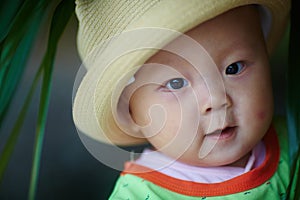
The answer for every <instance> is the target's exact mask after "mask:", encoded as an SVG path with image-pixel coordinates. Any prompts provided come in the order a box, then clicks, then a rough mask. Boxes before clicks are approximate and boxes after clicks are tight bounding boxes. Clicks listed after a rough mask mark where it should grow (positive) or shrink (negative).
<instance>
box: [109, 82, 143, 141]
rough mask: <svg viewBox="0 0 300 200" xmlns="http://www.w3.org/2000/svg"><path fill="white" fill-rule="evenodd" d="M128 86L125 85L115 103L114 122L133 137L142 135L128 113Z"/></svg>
mask: <svg viewBox="0 0 300 200" xmlns="http://www.w3.org/2000/svg"><path fill="white" fill-rule="evenodd" d="M129 88H130V87H128V86H127V87H125V89H124V90H123V92H122V94H121V96H120V98H119V101H118V105H117V112H116V115H117V116H115V117H116V122H117V124H118V126H119V128H120V129H121V130H123V132H125V133H126V134H128V135H131V136H133V137H143V136H142V134H141V131H140V126H138V125H137V124H136V123H135V121H134V120H133V119H132V117H131V113H130V105H129V101H130V96H131V95H130V92H129V91H130V89H129Z"/></svg>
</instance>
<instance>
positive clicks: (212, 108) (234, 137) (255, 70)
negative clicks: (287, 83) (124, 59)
mask: <svg viewBox="0 0 300 200" xmlns="http://www.w3.org/2000/svg"><path fill="white" fill-rule="evenodd" d="M186 35H188V36H189V37H191V38H193V39H194V40H195V41H197V42H198V43H199V44H200V45H201V46H202V47H203V48H204V49H205V51H206V52H198V53H197V52H193V53H195V55H196V57H197V56H198V58H199V62H198V64H197V63H196V64H195V65H192V64H191V63H189V62H188V61H187V60H188V59H184V58H180V56H178V55H175V54H172V53H168V52H166V51H159V52H158V53H157V54H155V55H154V56H153V57H152V58H150V59H149V60H148V61H147V64H146V65H144V66H143V67H142V68H141V69H140V70H139V71H138V72H137V73H136V74H135V79H136V81H135V82H134V83H133V84H132V85H133V86H130V87H134V84H138V83H139V82H141V81H140V80H143V81H142V82H144V83H146V84H143V85H140V86H138V87H137V88H138V89H136V90H135V92H134V93H133V95H132V96H131V99H130V102H129V103H130V112H131V117H132V119H133V120H134V121H135V123H136V124H137V125H139V126H140V127H142V128H141V131H142V132H143V134H144V135H145V137H147V139H148V141H149V142H150V143H151V144H152V145H153V146H154V148H155V149H157V150H158V151H161V152H163V153H165V154H166V155H168V156H170V157H173V158H174V159H178V160H179V161H182V162H185V163H188V164H192V165H198V166H220V165H232V166H243V165H245V162H246V160H247V158H248V156H249V152H250V151H251V149H252V148H253V147H254V146H255V145H256V144H257V143H258V142H259V141H260V140H261V139H262V137H263V136H264V134H265V133H266V131H267V129H268V128H269V126H270V123H271V119H272V114H273V100H272V92H271V91H272V90H271V83H270V82H271V81H270V72H269V64H268V56H267V53H266V49H265V44H264V38H263V36H262V33H261V30H260V19H259V15H258V12H257V10H256V9H255V8H254V7H250V6H248V7H242V8H237V9H234V10H231V11H229V12H227V13H225V14H222V15H220V16H218V17H216V18H214V19H212V20H210V21H208V22H205V23H203V24H201V25H199V26H197V27H196V28H194V29H193V30H191V31H189V32H187V33H186ZM182 41H183V40H182V38H181V37H179V38H177V39H176V40H174V41H173V42H171V43H170V44H169V45H168V46H169V47H171V48H178V49H180V50H182V51H189V50H190V49H189V48H190V46H189V45H187V44H185V43H184V42H182ZM206 53H207V54H206ZM221 132H222V133H221Z"/></svg>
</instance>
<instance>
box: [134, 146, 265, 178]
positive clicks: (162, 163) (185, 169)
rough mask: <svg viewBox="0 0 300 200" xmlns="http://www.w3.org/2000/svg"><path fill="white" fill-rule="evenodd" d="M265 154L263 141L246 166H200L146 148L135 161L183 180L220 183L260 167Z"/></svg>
mask: <svg viewBox="0 0 300 200" xmlns="http://www.w3.org/2000/svg"><path fill="white" fill-rule="evenodd" d="M265 155H266V150H265V145H264V144H263V142H259V143H258V144H257V145H256V146H255V147H254V148H253V150H252V152H251V156H250V158H249V160H248V162H247V164H246V166H245V167H244V168H242V167H231V166H218V167H198V166H192V165H188V164H185V163H182V162H178V161H176V160H174V159H172V158H170V157H168V156H166V155H164V154H163V153H161V152H159V151H153V150H150V149H145V150H144V151H143V153H142V154H141V156H140V158H138V159H137V160H136V161H135V163H136V164H138V165H142V166H145V167H148V168H151V169H154V170H157V171H159V172H161V173H163V174H165V175H168V176H171V177H173V178H177V179H181V180H186V181H193V182H198V183H219V182H223V181H226V180H229V179H232V178H234V177H236V176H239V175H241V174H243V173H246V172H248V171H250V170H252V169H254V168H256V167H258V166H259V165H261V164H262V162H263V161H264V159H265Z"/></svg>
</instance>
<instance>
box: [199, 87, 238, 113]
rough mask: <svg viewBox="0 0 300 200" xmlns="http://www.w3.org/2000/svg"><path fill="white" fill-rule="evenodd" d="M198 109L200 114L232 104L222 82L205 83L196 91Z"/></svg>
mask: <svg viewBox="0 0 300 200" xmlns="http://www.w3.org/2000/svg"><path fill="white" fill-rule="evenodd" d="M197 97H198V104H199V111H200V113H201V114H202V115H206V114H209V113H211V112H214V111H219V110H222V109H224V108H228V107H230V106H231V105H232V100H231V98H230V96H229V95H228V94H227V93H226V90H225V87H224V85H223V84H214V85H211V86H210V87H209V86H208V85H207V84H206V85H205V86H204V87H201V89H200V90H199V91H197Z"/></svg>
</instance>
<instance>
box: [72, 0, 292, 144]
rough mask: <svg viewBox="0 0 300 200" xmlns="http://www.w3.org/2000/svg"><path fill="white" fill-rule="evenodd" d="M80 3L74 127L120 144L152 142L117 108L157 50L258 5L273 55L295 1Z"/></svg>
mask: <svg viewBox="0 0 300 200" xmlns="http://www.w3.org/2000/svg"><path fill="white" fill-rule="evenodd" d="M76 4H77V5H76V14H77V17H78V20H79V30H78V38H77V39H78V41H77V42H78V51H79V54H80V56H81V58H82V60H83V65H84V68H82V69H81V71H80V72H79V75H78V78H77V82H76V83H75V87H74V98H73V118H74V122H75V125H76V127H77V128H78V131H80V132H82V133H84V134H86V135H88V136H90V137H91V138H93V139H95V140H97V141H101V142H105V143H111V144H116V145H136V144H141V143H144V142H146V139H145V138H144V137H143V135H142V134H141V133H139V132H138V129H137V128H135V127H134V126H130V128H128V126H126V124H130V123H132V121H130V120H131V119H130V117H129V116H128V115H129V111H128V106H127V107H126V106H125V107H123V110H121V115H120V116H119V115H117V109H118V103H119V104H120V102H119V97H120V95H121V93H122V91H123V90H124V88H125V87H126V85H127V83H128V81H129V80H130V78H132V77H133V75H134V73H135V72H136V71H137V70H138V69H139V67H140V66H141V65H142V64H143V63H144V62H145V61H146V60H147V59H148V58H150V57H151V56H152V55H153V54H155V52H157V51H158V50H157V49H159V48H162V47H163V46H165V45H166V44H167V43H168V42H170V41H171V40H172V39H174V38H176V37H178V36H179V34H180V33H184V32H186V31H188V30H190V29H192V28H193V27H195V26H197V25H198V24H200V23H202V22H204V21H207V20H208V19H211V18H213V17H215V16H217V15H219V14H222V13H224V12H226V11H228V10H230V9H233V8H235V7H239V6H243V5H248V4H258V5H260V6H259V8H260V10H261V15H262V27H263V32H264V34H265V37H266V42H267V47H268V50H269V52H271V51H272V50H273V49H274V47H275V45H276V43H277V42H278V40H279V39H280V38H281V36H282V33H283V32H284V30H285V27H286V24H287V21H288V17H289V10H290V1H289V0H272V1H270V0H188V1H186V0H132V1H130V0H77V1H76ZM119 113H120V112H119ZM122 113H123V114H122ZM124 113H125V114H124Z"/></svg>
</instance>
